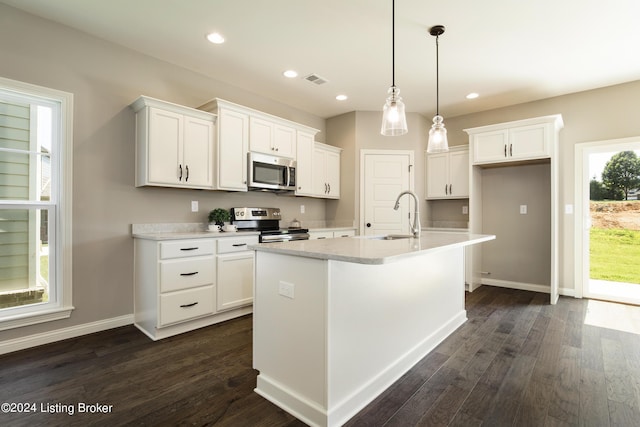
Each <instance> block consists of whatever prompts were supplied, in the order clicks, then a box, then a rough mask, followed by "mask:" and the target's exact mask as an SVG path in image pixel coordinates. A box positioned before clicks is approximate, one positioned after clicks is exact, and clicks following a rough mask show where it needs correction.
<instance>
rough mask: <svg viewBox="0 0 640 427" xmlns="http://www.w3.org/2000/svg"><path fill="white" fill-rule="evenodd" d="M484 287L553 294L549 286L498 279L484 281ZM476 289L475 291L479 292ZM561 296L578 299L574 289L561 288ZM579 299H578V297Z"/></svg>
mask: <svg viewBox="0 0 640 427" xmlns="http://www.w3.org/2000/svg"><path fill="white" fill-rule="evenodd" d="M482 284H483V285H488V286H495V287H498V288H509V289H518V290H521V291H531V292H542V293H543V294H548V293H551V288H550V287H549V285H537V284H535V283H523V282H512V281H509V280H498V279H482ZM477 289H478V288H475V289H474V290H477ZM558 290H559V294H560V295H563V296H565V297H576V292H575V290H574V289H572V288H565V287H560V288H559V289H558ZM576 298H577V297H576Z"/></svg>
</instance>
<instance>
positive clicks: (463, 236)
mask: <svg viewBox="0 0 640 427" xmlns="http://www.w3.org/2000/svg"><path fill="white" fill-rule="evenodd" d="M494 238H495V236H487V235H471V234H468V233H447V232H427V233H423V234H422V236H421V237H420V238H419V239H416V238H405V239H396V240H385V239H384V238H382V237H378V238H370V237H362V238H361V237H354V238H334V239H324V240H306V241H297V242H289V243H275V244H260V245H254V246H251V248H252V249H255V251H256V257H255V260H256V264H255V280H254V283H255V289H254V329H253V338H254V340H253V365H254V368H255V369H257V370H258V371H259V372H260V374H259V375H258V379H257V386H256V389H255V391H256V392H257V393H258V394H260V395H262V396H263V397H265V398H266V399H268V400H270V401H271V402H273V403H275V404H276V405H278V406H279V407H281V408H283V409H284V410H286V411H287V412H289V413H291V414H292V415H294V416H296V417H297V418H299V419H300V420H302V421H304V422H305V423H307V424H310V425H314V426H337V425H342V424H343V423H344V422H346V421H347V420H348V419H349V418H351V417H352V416H353V415H355V414H356V413H357V412H358V411H359V410H361V409H362V408H363V407H364V406H366V405H367V404H368V403H370V402H371V401H372V400H373V399H374V398H375V397H376V396H378V395H379V394H380V393H382V392H383V391H384V390H385V389H386V388H388V387H389V386H390V385H391V384H393V382H395V381H396V380H397V379H398V378H400V377H401V376H402V375H403V374H404V373H405V372H406V371H408V370H409V369H410V368H411V367H412V366H413V365H414V364H415V363H417V362H418V361H419V360H420V359H421V358H422V357H424V356H425V355H426V354H427V353H429V352H430V351H431V350H432V349H433V348H434V347H435V346H436V345H438V344H439V343H440V342H441V341H442V340H444V339H445V338H446V337H447V336H449V335H450V334H451V333H452V332H453V331H455V330H456V329H457V328H458V327H459V326H460V325H462V324H463V323H464V322H465V321H466V320H467V317H466V311H465V307H464V247H465V246H468V245H473V244H477V243H481V242H485V241H488V240H492V239H494Z"/></svg>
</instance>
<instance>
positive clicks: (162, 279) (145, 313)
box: [134, 235, 258, 340]
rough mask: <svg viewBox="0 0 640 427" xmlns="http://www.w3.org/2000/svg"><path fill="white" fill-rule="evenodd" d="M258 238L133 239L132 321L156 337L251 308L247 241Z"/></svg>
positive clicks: (251, 289)
mask: <svg viewBox="0 0 640 427" xmlns="http://www.w3.org/2000/svg"><path fill="white" fill-rule="evenodd" d="M257 242H258V236H256V235H252V236H238V237H236V236H233V237H222V238H193V239H177V240H156V239H155V238H150V239H147V238H136V239H134V266H135V267H134V271H135V274H134V323H135V326H136V327H137V328H138V329H140V330H141V331H142V332H144V333H145V334H146V335H147V336H149V337H150V338H151V339H153V340H158V339H163V338H166V337H169V336H172V335H176V334H180V333H183V332H188V331H190V330H193V329H196V328H200V327H203V326H208V325H211V324H214V323H218V322H221V321H224V320H228V319H232V318H234V317H238V316H243V315H245V314H248V313H251V311H252V307H251V303H252V301H253V251H248V250H247V245H248V244H252V243H257ZM234 245H235V246H234ZM220 252H221V253H220ZM218 298H221V300H219V299H218Z"/></svg>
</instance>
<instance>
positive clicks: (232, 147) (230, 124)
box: [215, 106, 249, 191]
mask: <svg viewBox="0 0 640 427" xmlns="http://www.w3.org/2000/svg"><path fill="white" fill-rule="evenodd" d="M248 152H249V115H248V114H245V113H243V112H239V111H235V110H233V109H228V108H225V107H224V106H219V107H218V143H217V146H216V166H217V173H216V178H217V180H216V186H215V188H216V189H217V190H229V191H247V153H248Z"/></svg>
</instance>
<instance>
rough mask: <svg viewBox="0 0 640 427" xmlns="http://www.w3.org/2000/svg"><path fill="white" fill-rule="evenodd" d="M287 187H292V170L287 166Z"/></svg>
mask: <svg viewBox="0 0 640 427" xmlns="http://www.w3.org/2000/svg"><path fill="white" fill-rule="evenodd" d="M287 187H291V168H290V167H289V166H287Z"/></svg>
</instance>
